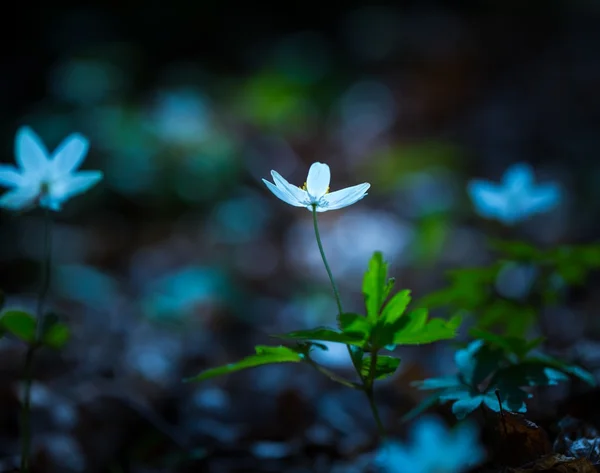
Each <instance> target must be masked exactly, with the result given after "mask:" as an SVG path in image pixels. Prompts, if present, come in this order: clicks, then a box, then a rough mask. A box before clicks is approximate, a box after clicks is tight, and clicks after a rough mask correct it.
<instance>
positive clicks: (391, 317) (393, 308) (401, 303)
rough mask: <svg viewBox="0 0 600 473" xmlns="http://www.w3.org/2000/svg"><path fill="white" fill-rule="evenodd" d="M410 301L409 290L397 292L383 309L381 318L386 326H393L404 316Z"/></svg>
mask: <svg viewBox="0 0 600 473" xmlns="http://www.w3.org/2000/svg"><path fill="white" fill-rule="evenodd" d="M410 300H411V297H410V291H409V290H408V289H404V290H403V291H399V292H397V293H396V294H394V296H393V297H392V298H391V299H390V300H389V302H388V303H387V304H386V305H385V307H384V308H383V311H382V312H381V317H380V318H381V319H382V320H384V321H385V323H386V324H393V323H394V322H395V321H396V320H398V319H399V318H400V317H402V315H404V311H405V310H406V308H407V307H408V304H409V303H410Z"/></svg>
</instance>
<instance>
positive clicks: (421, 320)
mask: <svg viewBox="0 0 600 473" xmlns="http://www.w3.org/2000/svg"><path fill="white" fill-rule="evenodd" d="M405 318H406V319H408V323H407V324H406V325H404V326H403V327H401V329H400V330H399V331H397V332H396V333H395V334H394V340H393V343H394V344H396V345H420V344H423V343H432V342H437V341H440V340H451V339H453V338H454V337H455V336H456V330H457V329H458V327H459V326H460V323H461V321H462V317H461V316H460V315H455V316H454V317H452V318H450V320H444V319H439V318H434V319H429V320H428V319H427V310H426V309H416V310H414V311H413V312H410V313H409V314H407V315H406V316H405V317H403V318H402V319H400V320H404V319H405Z"/></svg>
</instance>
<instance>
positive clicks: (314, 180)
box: [263, 163, 371, 212]
mask: <svg viewBox="0 0 600 473" xmlns="http://www.w3.org/2000/svg"><path fill="white" fill-rule="evenodd" d="M271 176H273V181H274V182H275V185H273V184H272V183H271V182H269V181H267V180H266V179H263V182H264V183H265V184H266V185H267V187H268V188H269V190H270V191H271V192H272V193H273V194H275V196H276V197H278V198H280V199H281V200H283V201H284V202H286V203H288V204H290V205H293V206H294V207H306V208H307V209H308V210H310V211H311V212H312V210H313V206H315V209H316V211H317V212H327V211H328V210H337V209H341V208H343V207H348V206H349V205H352V204H354V203H355V202H358V201H359V200H360V199H362V198H363V197H364V196H365V195H367V190H368V189H369V187H371V184H369V183H368V182H365V183H363V184H358V185H357V186H352V187H346V188H345V189H340V190H339V191H335V192H331V193H330V192H329V181H330V179H331V172H330V171H329V166H327V164H323V163H314V164H313V165H312V166H311V167H310V169H309V171H308V177H307V178H306V183H305V184H304V186H302V187H296V186H294V185H292V184H290V183H289V182H288V181H286V180H285V179H284V178H283V177H281V175H280V174H279V173H277V172H276V171H271Z"/></svg>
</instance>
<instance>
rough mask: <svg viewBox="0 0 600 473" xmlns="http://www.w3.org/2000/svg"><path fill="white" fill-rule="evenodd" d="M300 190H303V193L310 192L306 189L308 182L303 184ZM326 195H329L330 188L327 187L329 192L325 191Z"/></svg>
mask: <svg viewBox="0 0 600 473" xmlns="http://www.w3.org/2000/svg"><path fill="white" fill-rule="evenodd" d="M300 189H302V190H303V191H306V190H308V189H307V188H306V182H305V183H304V184H302V187H300ZM325 194H329V186H327V190H326V191H325Z"/></svg>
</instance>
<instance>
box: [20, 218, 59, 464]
mask: <svg viewBox="0 0 600 473" xmlns="http://www.w3.org/2000/svg"><path fill="white" fill-rule="evenodd" d="M51 263H52V217H51V215H50V211H49V210H46V211H45V214H44V256H43V262H42V283H41V287H40V294H39V297H38V303H37V314H36V315H37V323H36V328H35V339H34V341H33V342H32V343H30V344H29V347H28V348H27V354H26V355H25V368H24V379H25V388H24V392H23V404H22V406H21V472H22V473H29V472H30V456H31V386H32V383H33V358H34V355H35V352H36V350H37V349H38V348H39V346H40V340H41V338H42V334H43V330H44V308H45V305H46V297H47V296H48V289H49V288H50V267H51Z"/></svg>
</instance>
